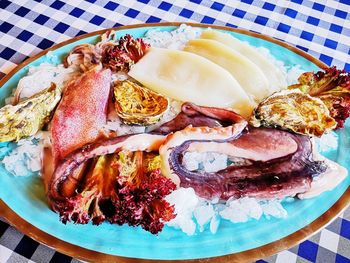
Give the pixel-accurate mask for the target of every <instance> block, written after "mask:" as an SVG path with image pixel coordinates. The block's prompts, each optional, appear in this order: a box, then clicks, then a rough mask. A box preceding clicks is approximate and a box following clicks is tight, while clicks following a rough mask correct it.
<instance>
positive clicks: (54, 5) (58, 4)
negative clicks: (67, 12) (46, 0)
mask: <svg viewBox="0 0 350 263" xmlns="http://www.w3.org/2000/svg"><path fill="white" fill-rule="evenodd" d="M64 5H65V3H64V2H62V1H60V0H56V1H55V2H53V3H52V4H51V5H50V6H51V7H52V8H55V9H57V10H60V9H61V8H62V7H63V6H64Z"/></svg>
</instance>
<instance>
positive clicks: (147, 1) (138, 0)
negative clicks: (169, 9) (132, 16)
mask: <svg viewBox="0 0 350 263" xmlns="http://www.w3.org/2000/svg"><path fill="white" fill-rule="evenodd" d="M137 2H140V3H143V4H148V3H149V2H150V0H137Z"/></svg>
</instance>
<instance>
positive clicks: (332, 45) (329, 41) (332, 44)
mask: <svg viewBox="0 0 350 263" xmlns="http://www.w3.org/2000/svg"><path fill="white" fill-rule="evenodd" d="M324 45H325V46H326V47H329V48H332V49H336V48H337V45H338V43H337V42H336V41H334V40H332V39H328V38H327V39H326V41H325V42H324Z"/></svg>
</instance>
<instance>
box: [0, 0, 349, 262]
mask: <svg viewBox="0 0 350 263" xmlns="http://www.w3.org/2000/svg"><path fill="white" fill-rule="evenodd" d="M160 21H169V22H172V21H182V22H200V23H207V24H215V25H226V26H229V27H238V28H243V29H247V30H251V31H255V32H259V33H262V34H265V35H269V36H272V37H274V38H277V39H281V40H283V41H286V42H288V43H290V44H292V45H294V46H296V47H297V48H300V49H302V50H304V51H306V52H308V53H309V54H311V55H313V56H314V57H316V58H319V59H320V60H322V61H323V62H325V63H326V64H328V65H336V66H337V67H339V68H345V69H346V70H347V71H350V56H349V55H350V48H349V46H350V0H338V1H333V0H318V1H316V0H315V1H312V0H291V1H286V0H282V1H273V0H269V1H260V0H240V1H238V0H236V1H224V0H216V1H209V0H190V1H185V0H174V1H170V0H164V1H162V0H138V1H133V0H132V1H131V0H113V1H109V0H86V1H83V0H72V1H61V0H42V1H40V0H36V1H32V0H15V1H8V0H0V78H2V77H3V76H4V75H6V74H7V73H8V72H9V71H11V70H12V69H13V68H14V67H16V65H17V64H19V63H20V62H22V61H23V60H25V59H26V58H27V57H30V56H33V55H35V54H37V53H38V52H39V51H41V50H43V49H46V48H49V47H51V46H52V45H54V44H56V43H59V42H62V41H64V40H66V39H69V38H72V37H75V36H77V35H81V34H84V33H86V32H92V31H96V30H99V29H103V28H110V27H115V26H119V25H129V24H136V23H151V22H160ZM316 261H317V262H350V210H349V209H348V210H346V211H345V213H344V214H343V215H342V216H340V217H339V218H337V219H336V220H335V221H334V222H333V223H332V224H330V225H329V226H327V227H326V228H325V229H324V230H322V231H321V232H320V233H318V234H316V235H314V236H313V237H311V238H310V239H309V240H307V241H305V242H303V243H301V244H300V245H299V246H296V247H294V248H292V249H289V250H287V251H283V252H281V253H279V254H277V255H274V256H272V257H269V258H266V259H262V260H259V261H258V262H279V263H288V262H316ZM0 262H77V260H75V259H72V258H70V257H68V256H65V255H62V254H60V253H58V252H56V251H54V250H53V249H51V248H48V247H46V246H44V245H41V244H39V243H37V242H36V241H34V240H32V239H31V238H29V237H27V236H23V235H22V234H21V233H19V232H18V231H17V230H15V229H14V228H13V227H11V226H9V225H8V224H7V223H6V222H4V221H1V220H0Z"/></svg>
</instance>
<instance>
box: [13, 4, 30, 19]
mask: <svg viewBox="0 0 350 263" xmlns="http://www.w3.org/2000/svg"><path fill="white" fill-rule="evenodd" d="M29 11H30V10H29V9H28V8H26V7H24V6H21V7H20V8H18V9H17V11H16V12H15V14H16V15H18V16H21V17H24V16H25V15H26V14H28V13H29Z"/></svg>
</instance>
